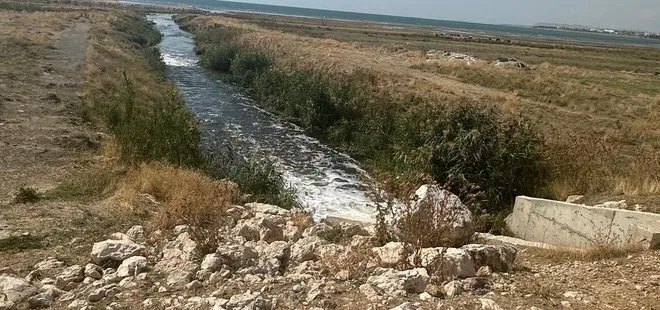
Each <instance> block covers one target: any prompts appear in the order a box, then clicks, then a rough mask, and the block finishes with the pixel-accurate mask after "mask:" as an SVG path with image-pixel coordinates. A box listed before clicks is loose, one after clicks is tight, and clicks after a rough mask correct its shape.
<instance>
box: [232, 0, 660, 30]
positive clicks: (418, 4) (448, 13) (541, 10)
mask: <svg viewBox="0 0 660 310" xmlns="http://www.w3.org/2000/svg"><path fill="white" fill-rule="evenodd" d="M240 2H251V3H261V4H275V5H285V6H297V7H308V8H319V9H329V10H340V11H352V12H363V13H376V14H387V15H399V16H412V17H425V18H433V19H443V20H457V21H467V22H478V23H487V24H513V25H534V24H536V23H542V22H545V23H557V24H575V25H586V26H594V27H602V28H618V29H630V30H644V31H653V32H660V0H469V1H464V0H463V1H462V0H240Z"/></svg>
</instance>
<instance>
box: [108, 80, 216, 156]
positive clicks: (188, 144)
mask: <svg viewBox="0 0 660 310" xmlns="http://www.w3.org/2000/svg"><path fill="white" fill-rule="evenodd" d="M114 99H115V100H114V102H113V103H112V104H111V105H110V108H109V109H108V111H107V114H106V123H107V124H108V126H109V128H110V130H111V132H112V133H113V134H114V135H115V137H116V139H117V142H118V143H119V145H120V147H121V151H122V157H123V159H124V160H126V161H129V162H139V161H150V160H164V161H167V162H170V163H173V164H175V165H182V166H187V167H195V168H200V167H204V166H205V164H206V163H207V159H206V157H205V156H204V154H203V152H202V150H201V148H200V142H201V137H200V131H199V128H198V126H197V123H196V122H195V121H194V117H193V116H192V115H190V112H189V111H188V110H187V108H186V106H185V103H184V102H183V100H182V99H181V96H180V95H179V93H178V92H177V91H176V90H174V89H173V90H171V92H170V93H168V94H164V95H163V98H162V100H161V102H159V103H158V104H137V102H136V93H135V87H134V86H133V83H132V82H131V81H130V80H129V78H128V76H126V75H124V89H123V90H122V92H121V93H120V94H118V95H117V96H115V98H114Z"/></svg>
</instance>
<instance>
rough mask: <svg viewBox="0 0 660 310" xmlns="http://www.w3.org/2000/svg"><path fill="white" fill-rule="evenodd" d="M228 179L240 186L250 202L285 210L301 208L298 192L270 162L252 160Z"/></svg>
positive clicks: (237, 169)
mask: <svg viewBox="0 0 660 310" xmlns="http://www.w3.org/2000/svg"><path fill="white" fill-rule="evenodd" d="M228 178H229V179H230V180H232V181H233V182H235V183H236V184H238V188H239V190H240V191H241V192H243V193H248V194H249V195H250V197H249V198H248V200H249V201H252V202H261V203H267V204H272V205H276V206H279V207H281V208H284V209H293V208H301V207H302V205H301V204H300V202H299V201H298V200H297V197H296V191H295V190H294V189H292V188H291V187H290V186H289V185H288V184H286V182H285V181H284V179H283V178H282V174H281V173H280V172H279V171H278V170H277V168H276V166H275V165H274V163H273V162H271V161H269V160H267V159H266V160H260V161H256V160H250V161H248V162H246V163H243V164H241V165H239V166H237V167H235V168H233V169H232V170H231V171H230V173H229V175H228Z"/></svg>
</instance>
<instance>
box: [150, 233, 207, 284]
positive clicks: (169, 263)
mask: <svg viewBox="0 0 660 310" xmlns="http://www.w3.org/2000/svg"><path fill="white" fill-rule="evenodd" d="M196 251H197V243H195V241H193V240H192V239H191V238H190V235H189V234H188V233H187V232H183V233H181V234H179V235H178V236H177V238H176V239H175V240H174V241H170V242H168V243H167V244H165V246H164V248H163V257H162V259H161V260H160V261H159V262H158V263H156V265H155V266H154V269H156V270H159V271H162V272H163V273H165V274H166V275H167V279H166V282H167V284H168V285H170V286H177V287H182V286H184V285H186V284H187V283H189V282H190V281H191V280H192V278H193V276H194V275H195V273H196V272H197V269H198V268H199V266H198V264H197V263H195V255H196V254H195V253H196Z"/></svg>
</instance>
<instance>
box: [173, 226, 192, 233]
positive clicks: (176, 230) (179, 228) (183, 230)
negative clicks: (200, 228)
mask: <svg viewBox="0 0 660 310" xmlns="http://www.w3.org/2000/svg"><path fill="white" fill-rule="evenodd" d="M188 231H190V226H188V225H178V226H176V227H174V234H175V235H180V234H182V233H186V232H188Z"/></svg>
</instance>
